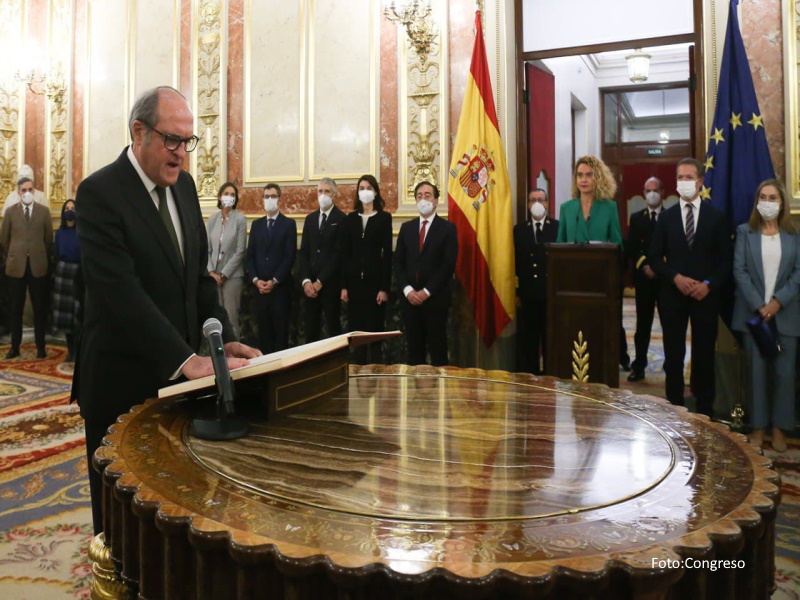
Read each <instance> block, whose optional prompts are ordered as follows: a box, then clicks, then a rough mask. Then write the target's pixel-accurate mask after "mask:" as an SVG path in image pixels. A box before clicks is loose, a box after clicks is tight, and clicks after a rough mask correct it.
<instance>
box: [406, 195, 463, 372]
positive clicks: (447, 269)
mask: <svg viewBox="0 0 800 600" xmlns="http://www.w3.org/2000/svg"><path fill="white" fill-rule="evenodd" d="M414 196H415V197H416V199H417V210H419V213H420V216H419V217H418V218H416V219H412V220H410V221H406V222H405V223H403V225H402V226H401V227H400V233H399V234H398V236H397V248H396V250H395V253H394V271H395V278H396V279H397V287H398V288H399V290H400V298H401V300H400V307H401V310H402V313H403V321H404V322H405V334H406V344H407V347H408V350H407V358H406V362H407V363H408V364H410V365H421V364H425V362H426V360H425V358H426V352H430V356H431V364H432V365H434V366H444V365H447V364H448V358H447V313H448V310H449V309H450V281H451V280H452V278H453V273H454V272H455V269H456V259H457V258H458V235H457V234H456V226H455V225H454V224H453V223H451V222H450V221H445V220H444V219H442V218H441V217H437V216H436V206H437V205H438V204H439V189H438V188H437V187H436V186H435V185H433V184H432V183H429V182H427V181H423V182H421V183H418V184H417V187H416V188H415V189H414Z"/></svg>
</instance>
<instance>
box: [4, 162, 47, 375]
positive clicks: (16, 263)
mask: <svg viewBox="0 0 800 600" xmlns="http://www.w3.org/2000/svg"><path fill="white" fill-rule="evenodd" d="M17 191H18V192H19V196H20V198H22V202H20V203H19V204H15V205H13V206H12V207H11V208H9V209H8V212H7V213H6V216H5V218H4V219H3V225H2V228H0V244H2V246H3V248H4V250H5V252H6V276H7V277H8V290H9V296H10V299H11V315H10V319H9V329H11V349H10V350H9V351H8V354H7V355H6V360H10V359H12V358H16V357H17V356H19V346H20V343H21V342H22V310H23V308H24V307H25V292H26V291H30V294H31V304H32V305H33V330H34V337H35V340H36V358H46V357H47V352H46V351H45V346H44V333H45V331H44V330H45V327H46V326H47V273H48V270H49V266H50V252H51V249H52V247H53V223H52V221H51V219H50V211H49V210H47V209H46V208H45V207H44V206H42V205H41V204H37V203H36V202H34V201H33V181H31V180H30V179H28V178H27V177H23V178H22V179H20V180H19V181H18V182H17Z"/></svg>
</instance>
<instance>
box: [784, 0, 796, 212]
mask: <svg viewBox="0 0 800 600" xmlns="http://www.w3.org/2000/svg"><path fill="white" fill-rule="evenodd" d="M782 4H783V15H782V16H783V90H784V92H783V93H784V102H785V107H784V114H785V121H786V129H785V132H786V187H787V191H788V192H789V196H790V197H791V204H792V213H793V214H795V215H796V214H800V77H798V75H799V74H800V62H798V47H800V0H794V1H792V2H783V3H782Z"/></svg>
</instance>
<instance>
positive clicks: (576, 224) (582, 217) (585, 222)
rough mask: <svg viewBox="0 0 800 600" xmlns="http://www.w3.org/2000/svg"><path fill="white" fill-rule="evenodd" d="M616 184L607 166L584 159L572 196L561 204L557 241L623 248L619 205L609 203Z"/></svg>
mask: <svg viewBox="0 0 800 600" xmlns="http://www.w3.org/2000/svg"><path fill="white" fill-rule="evenodd" d="M616 191H617V184H616V183H615V182H614V178H613V177H612V176H611V172H610V171H609V170H608V167H607V166H606V165H605V163H604V162H603V161H602V160H600V159H599V158H597V157H595V156H582V157H581V158H579V159H578V162H577V164H576V165H575V174H574V176H573V179H572V197H573V200H568V201H567V202H565V203H564V204H562V205H561V214H560V216H559V221H558V238H557V239H556V241H557V242H566V243H573V242H610V243H612V244H620V245H622V229H621V228H620V225H619V213H618V212H617V205H616V203H614V202H612V201H611V200H608V198H613V197H614V194H615V193H616Z"/></svg>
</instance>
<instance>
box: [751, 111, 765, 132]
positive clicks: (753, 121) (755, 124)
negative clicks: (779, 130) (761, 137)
mask: <svg viewBox="0 0 800 600" xmlns="http://www.w3.org/2000/svg"><path fill="white" fill-rule="evenodd" d="M748 123H749V124H750V125H752V126H753V129H754V130H756V131H758V127H759V126H761V127H762V128H763V127H764V122H763V121H762V120H761V115H757V114H756V113H753V118H752V119H750V120H749V121H748Z"/></svg>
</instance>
